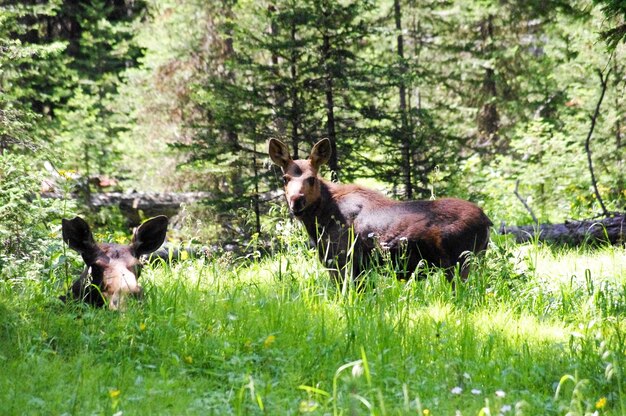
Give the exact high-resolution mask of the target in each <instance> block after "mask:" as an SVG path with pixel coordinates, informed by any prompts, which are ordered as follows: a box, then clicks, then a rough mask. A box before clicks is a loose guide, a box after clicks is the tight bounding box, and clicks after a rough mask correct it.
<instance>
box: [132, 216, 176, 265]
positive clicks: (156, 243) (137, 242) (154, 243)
mask: <svg viewBox="0 0 626 416" xmlns="http://www.w3.org/2000/svg"><path fill="white" fill-rule="evenodd" d="M167 223H168V220H167V217H166V216H165V215H159V216H158V217H154V218H150V219H149V220H148V221H146V222H144V223H143V224H141V225H140V226H139V228H137V231H135V234H134V235H133V242H132V243H131V247H132V249H133V252H134V254H135V257H139V256H141V255H142V254H148V253H152V252H153V251H155V250H156V249H157V248H159V247H161V244H163V241H165V234H166V233H167Z"/></svg>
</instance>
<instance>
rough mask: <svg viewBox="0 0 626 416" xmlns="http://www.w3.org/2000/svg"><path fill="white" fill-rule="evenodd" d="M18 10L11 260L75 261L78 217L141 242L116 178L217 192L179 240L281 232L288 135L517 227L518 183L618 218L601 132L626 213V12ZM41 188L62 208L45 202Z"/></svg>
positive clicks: (614, 7) (19, 6)
mask: <svg viewBox="0 0 626 416" xmlns="http://www.w3.org/2000/svg"><path fill="white" fill-rule="evenodd" d="M0 12H1V18H0V25H1V26H0V39H1V44H0V48H1V49H2V53H1V54H0V70H1V72H0V90H1V95H0V128H1V131H0V181H1V183H2V187H1V190H0V217H1V218H2V221H1V222H0V245H1V247H2V250H1V253H0V264H2V266H3V267H5V268H15V267H17V268H16V269H15V270H19V268H20V267H21V266H19V265H20V264H27V263H31V262H32V260H33V259H35V258H37V257H38V256H42V255H45V251H46V247H49V246H50V245H52V246H53V247H54V249H57V248H58V244H59V243H58V230H59V222H60V218H61V217H63V216H65V217H69V216H71V215H74V214H77V213H82V214H83V215H89V216H90V217H91V218H92V220H93V221H95V222H97V223H98V224H100V225H103V224H107V227H108V229H112V228H116V227H117V229H118V230H120V232H127V229H126V227H125V226H124V222H123V220H122V217H121V215H120V214H119V212H118V211H116V210H115V209H110V210H100V211H97V212H94V211H93V210H90V209H89V208H88V203H87V202H86V201H87V200H88V196H89V195H90V194H93V193H96V192H99V191H102V188H100V187H99V185H102V184H103V183H104V182H106V181H108V182H109V183H112V184H113V185H114V186H110V187H109V188H106V189H107V190H119V191H126V192H128V191H131V190H136V191H144V192H145V191H152V192H155V191H158V192H181V191H195V190H198V191H206V192H209V193H210V195H211V197H210V198H209V199H208V200H206V201H204V202H202V203H198V204H193V205H189V206H186V207H185V208H184V210H183V212H182V213H181V214H180V215H179V216H178V217H177V219H176V224H175V225H174V226H175V228H176V229H178V230H180V232H179V233H178V234H172V235H173V236H174V238H176V235H178V238H185V239H187V240H192V239H195V240H196V241H199V242H201V243H203V244H206V243H210V242H211V243H223V242H225V241H233V242H239V243H243V244H246V243H247V242H249V241H250V240H251V239H254V238H256V237H260V238H261V239H264V240H269V239H271V236H272V229H273V228H272V227H274V226H275V222H276V221H275V220H276V218H280V217H282V216H284V215H285V212H284V208H280V207H281V206H282V205H281V204H280V203H281V201H280V199H279V198H277V197H276V195H277V193H276V192H274V191H276V190H277V189H280V185H281V181H280V179H279V176H280V175H279V173H278V171H277V168H275V167H272V166H271V165H270V163H269V159H268V157H267V153H266V150H267V149H266V146H267V145H266V143H267V140H268V139H269V138H271V137H275V138H279V139H281V140H283V141H285V142H286V143H288V144H289V145H290V147H291V148H292V153H293V156H294V157H306V155H307V154H308V151H309V149H310V147H311V145H312V144H313V143H315V142H316V141H317V140H319V139H321V138H323V137H328V138H329V139H331V142H332V144H333V147H334V149H335V150H336V152H335V153H334V157H333V158H332V159H331V161H330V170H331V172H332V177H333V178H334V179H338V180H340V181H342V182H349V181H358V182H361V183H364V184H367V185H371V186H374V187H376V188H378V189H381V190H382V191H384V192H386V193H388V194H389V195H391V196H393V197H396V198H401V199H409V198H430V197H442V196H456V197H461V198H467V199H470V200H472V201H474V202H476V203H478V204H479V205H481V206H482V207H484V209H485V210H486V212H487V213H488V215H489V216H490V217H491V218H492V219H493V220H494V223H495V224H497V225H499V224H500V223H501V222H502V221H504V222H506V223H507V224H518V225H519V224H528V223H531V222H532V219H531V216H530V215H529V213H528V211H527V210H526V209H525V208H524V206H523V205H522V204H521V203H520V202H519V201H518V200H517V197H516V196H515V194H514V191H515V189H516V186H519V188H518V191H519V193H520V194H521V195H523V196H524V198H525V199H526V202H527V203H528V205H529V206H530V207H531V208H532V210H533V211H534V213H535V214H536V216H537V219H538V220H539V221H540V222H561V221H563V220H565V219H569V218H578V219H580V218H591V217H595V216H597V215H598V214H599V213H601V212H602V210H601V207H600V205H599V203H598V202H599V201H598V198H597V197H596V195H595V194H594V190H593V188H592V179H591V175H590V171H589V166H588V165H589V161H588V160H587V155H588V153H586V152H585V143H586V139H587V136H588V135H589V134H590V128H591V125H592V122H593V123H594V124H595V129H594V131H593V135H592V137H591V138H590V140H589V144H590V151H591V152H590V153H589V154H590V155H591V162H592V163H593V166H594V169H595V176H596V181H597V183H598V192H599V194H600V195H601V197H602V199H603V201H604V203H605V205H606V209H607V210H608V211H619V210H623V207H624V202H625V200H626V179H625V175H624V155H625V152H624V148H625V144H624V140H623V137H624V132H625V131H626V127H625V126H626V113H625V112H624V106H625V102H624V91H625V86H626V77H625V74H626V68H625V64H624V62H626V60H625V59H624V55H625V53H626V52H625V49H624V45H623V42H621V39H622V38H623V34H624V23H623V18H624V6H623V4H621V3H620V2H618V1H615V2H611V1H595V2H589V1H561V0H552V1H529V2H528V1H527V2H509V1H491V0H485V1H474V2H466V1H421V2H415V1H403V0H395V1H359V2H350V1H334V0H327V1H326V0H324V1H308V0H305V1H292V0H285V1H272V2H265V1H229V0H225V1H210V2H206V1H160V0H159V1H156V0H155V1H135V0H98V1H92V2H81V1H75V0H73V1H61V0H54V1H19V2H14V1H3V2H2V8H1V9H0ZM600 96H602V97H603V101H602V102H601V105H600V106H598V104H599V97H600ZM596 107H599V108H600V111H599V113H598V114H597V115H596V117H593V115H594V111H595V110H596ZM103 178H104V179H103ZM110 179H112V180H113V181H111V180H110ZM42 184H43V185H42ZM42 186H49V187H52V190H53V191H55V192H57V193H60V194H61V195H63V196H64V197H63V198H61V199H45V198H41V197H40V195H41V191H42ZM76 195H78V196H82V199H80V198H79V199H74V198H73V196H76ZM281 209H282V210H283V211H280V210H281ZM277 211H279V212H277ZM255 236H256V237H255ZM55 241H57V243H55ZM55 244H56V245H55ZM16 265H18V266H16ZM15 270H14V271H15ZM9 274H10V272H9Z"/></svg>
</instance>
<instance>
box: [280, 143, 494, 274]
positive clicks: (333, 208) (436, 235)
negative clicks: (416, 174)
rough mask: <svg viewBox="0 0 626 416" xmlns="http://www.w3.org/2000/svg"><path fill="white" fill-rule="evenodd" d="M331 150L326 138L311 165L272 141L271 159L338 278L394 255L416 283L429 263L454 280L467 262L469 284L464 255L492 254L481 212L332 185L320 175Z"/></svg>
mask: <svg viewBox="0 0 626 416" xmlns="http://www.w3.org/2000/svg"><path fill="white" fill-rule="evenodd" d="M330 151H331V150H330V143H329V142H328V140H327V139H324V140H322V141H320V142H318V143H317V144H316V145H315V146H314V147H313V150H312V152H311V156H310V157H309V159H307V160H292V159H291V156H290V155H289V150H288V148H287V146H286V145H285V144H284V143H282V142H280V141H278V140H276V139H272V140H271V141H270V151H269V153H270V157H271V158H272V160H273V161H274V163H276V164H277V165H279V166H281V168H282V170H283V173H284V181H285V196H286V198H287V202H288V204H289V208H290V210H291V212H292V213H293V214H294V215H295V216H296V218H298V219H299V220H300V221H302V223H303V224H304V226H305V227H306V230H307V233H308V235H309V237H310V239H311V242H312V243H314V244H315V245H316V246H317V248H318V253H319V257H320V260H321V261H322V262H323V263H324V265H325V266H327V267H328V268H329V269H330V270H331V273H332V274H333V276H334V277H335V278H338V277H339V276H340V275H341V274H344V273H350V274H351V275H352V277H353V278H357V277H358V276H359V274H360V273H361V272H362V271H363V270H365V269H366V268H367V267H368V265H369V263H370V262H371V260H372V259H373V258H376V255H377V254H379V253H382V254H387V255H389V257H390V258H391V260H392V262H393V264H394V267H395V269H396V271H397V275H398V277H408V276H409V275H410V274H411V273H412V272H413V271H414V270H415V269H416V268H417V266H418V264H419V262H420V261H421V260H422V259H423V260H425V261H427V262H428V263H430V264H431V265H435V266H439V267H444V268H446V269H448V276H449V277H452V276H453V275H454V273H453V267H454V266H455V265H456V264H457V263H460V265H461V275H462V277H467V273H468V271H469V269H468V267H467V266H466V265H463V260H464V254H465V253H467V252H471V253H478V252H480V251H483V250H485V249H486V248H487V243H488V241H489V227H490V226H491V225H492V223H491V221H490V220H489V218H487V216H486V215H485V214H484V213H483V211H482V210H481V209H480V208H479V207H477V206H476V205H474V204H473V203H471V202H468V201H464V200H461V199H454V198H445V199H439V200H434V201H407V202H400V201H395V200H392V199H389V198H387V197H386V196H384V195H382V194H381V193H379V192H376V191H373V190H371V189H367V188H364V187H361V186H358V185H341V184H335V183H332V182H328V181H326V180H324V179H322V178H320V177H319V176H318V169H319V167H320V166H321V165H322V164H324V163H325V162H326V161H327V160H328V157H329V156H330ZM350 256H352V257H350ZM351 259H352V260H351ZM350 260H351V266H352V267H351V268H347V267H346V266H347V265H348V264H349V262H350Z"/></svg>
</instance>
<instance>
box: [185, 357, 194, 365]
mask: <svg viewBox="0 0 626 416" xmlns="http://www.w3.org/2000/svg"><path fill="white" fill-rule="evenodd" d="M185 362H186V363H187V364H191V363H193V357H192V356H191V355H185Z"/></svg>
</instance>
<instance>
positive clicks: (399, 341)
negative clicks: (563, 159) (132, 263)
mask: <svg viewBox="0 0 626 416" xmlns="http://www.w3.org/2000/svg"><path fill="white" fill-rule="evenodd" d="M286 247H287V248H286V249H285V250H283V251H280V252H277V253H273V255H271V256H249V257H248V258H237V257H235V256H232V255H231V256H218V257H214V258H211V259H208V260H204V259H188V260H185V261H181V262H179V263H176V264H174V265H172V266H170V265H168V264H155V265H153V266H152V267H148V268H146V269H145V270H144V273H143V274H142V277H141V280H142V282H143V285H144V287H145V290H146V296H145V299H144V301H143V302H142V303H136V304H133V303H131V304H130V305H129V308H128V310H127V311H126V312H124V313H117V312H111V311H108V310H100V309H93V308H89V307H83V306H80V305H79V306H66V305H62V304H60V303H59V302H57V301H56V300H55V298H54V294H55V290H56V291H57V292H58V290H59V289H58V288H59V284H58V281H60V280H62V279H57V280H56V281H55V279H42V280H41V281H32V280H28V281H24V282H15V281H13V282H7V281H2V282H1V283H0V315H1V316H2V317H3V320H2V322H0V402H1V403H3V413H6V414H23V413H25V412H26V413H29V414H63V413H71V414H93V413H98V414H115V413H118V412H122V414H146V413H149V414H264V413H265V414H307V413H310V414H381V415H382V414H417V413H418V412H419V413H421V414H425V415H427V414H433V415H434V414H442V415H448V414H450V415H454V414H462V415H478V414H499V413H501V414H527V415H537V414H566V413H567V412H571V413H570V414H585V413H588V414H592V413H593V412H596V411H597V412H598V414H615V415H617V414H623V413H624V406H625V405H626V400H625V395H624V386H623V384H622V382H621V380H622V379H623V368H624V364H625V363H626V360H625V359H624V357H625V354H626V342H625V336H624V334H625V330H626V327H625V325H624V323H623V319H622V316H623V314H624V310H625V308H626V291H625V290H624V287H626V275H625V274H624V261H623V258H624V256H623V249H621V248H613V247H606V248H600V249H594V250H591V249H586V250H583V251H577V250H564V249H560V250H552V249H549V248H544V247H537V246H526V247H517V246H513V245H511V246H508V245H507V244H506V243H505V242H502V241H499V242H496V243H494V246H493V247H492V248H491V250H490V252H489V253H488V254H487V256H486V257H485V258H483V259H476V263H477V264H476V266H475V267H474V269H473V271H472V273H471V275H470V278H469V279H468V281H467V282H457V284H456V288H455V289H454V290H453V289H452V287H451V285H450V284H449V283H448V282H447V281H446V280H445V278H444V276H443V274H442V273H441V272H440V271H436V270H435V271H431V272H429V277H428V278H427V279H426V280H413V279H411V280H410V281H408V282H398V281H396V280H395V278H394V277H393V276H389V271H388V270H386V269H385V267H384V266H383V267H382V268H381V269H380V270H375V271H372V272H371V273H370V274H369V275H368V279H369V280H370V281H371V282H374V284H373V287H370V288H368V289H366V290H364V291H357V290H354V289H350V290H348V292H347V293H345V294H342V292H341V290H340V289H339V288H338V287H337V286H336V284H335V283H334V282H332V281H331V280H330V278H329V276H328V274H327V273H326V272H325V271H324V270H323V269H322V268H321V266H320V264H319V262H318V261H317V259H316V255H315V252H313V251H312V250H309V249H308V248H306V247H305V246H304V245H302V244H299V243H293V242H289V241H288V242H287V245H286ZM59 272H60V270H59ZM557 392H558V394H557ZM4 404H6V405H4ZM25 409H27V410H25ZM118 414H119V413H118Z"/></svg>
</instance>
